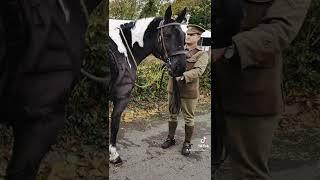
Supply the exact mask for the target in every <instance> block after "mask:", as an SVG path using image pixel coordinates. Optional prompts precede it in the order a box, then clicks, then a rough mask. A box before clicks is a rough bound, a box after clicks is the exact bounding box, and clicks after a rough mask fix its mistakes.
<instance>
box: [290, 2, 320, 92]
mask: <svg viewBox="0 0 320 180" xmlns="http://www.w3.org/2000/svg"><path fill="white" fill-rule="evenodd" d="M319 22H320V1H319V0H314V1H313V2H312V5H311V8H310V10H309V12H308V15H307V18H306V20H305V22H304V24H303V27H302V29H301V31H300V33H299V34H298V37H297V38H296V39H295V41H294V42H293V43H292V46H291V47H290V48H289V49H288V50H287V51H286V52H285V54H284V57H285V58H284V84H285V89H286V93H287V94H288V95H294V94H295V93H294V92H293V91H295V92H300V93H303V94H305V95H307V96H312V95H314V94H317V93H319V90H320V88H319V87H320V24H319Z"/></svg>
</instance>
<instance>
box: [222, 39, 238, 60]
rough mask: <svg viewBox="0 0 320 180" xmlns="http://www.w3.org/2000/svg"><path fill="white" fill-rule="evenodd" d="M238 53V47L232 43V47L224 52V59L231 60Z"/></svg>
mask: <svg viewBox="0 0 320 180" xmlns="http://www.w3.org/2000/svg"><path fill="white" fill-rule="evenodd" d="M235 53H236V45H235V44H234V43H233V42H232V45H230V46H228V47H227V48H226V50H225V51H224V54H223V57H224V58H225V59H227V60H230V59H231V58H232V57H233V56H234V55H235Z"/></svg>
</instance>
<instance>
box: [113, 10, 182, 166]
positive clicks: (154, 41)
mask: <svg viewBox="0 0 320 180" xmlns="http://www.w3.org/2000/svg"><path fill="white" fill-rule="evenodd" d="M185 14H186V9H184V10H183V11H182V12H180V14H179V15H178V17H177V18H176V19H175V20H174V19H171V16H172V10H171V7H168V8H167V10H166V12H165V15H164V17H156V18H154V17H153V18H144V19H139V20H137V21H135V22H130V23H126V24H122V25H119V26H118V27H114V26H112V25H113V24H112V23H113V21H112V20H110V21H109V25H110V26H109V60H110V61H111V63H112V65H111V92H110V95H111V101H112V102H113V111H112V115H111V137H110V145H109V155H110V162H111V163H120V162H121V158H120V156H119V154H118V153H117V150H116V139H117V133H118V130H119V124H120V117H121V114H122V112H123V111H124V110H125V108H126V106H127V104H128V102H129V96H130V93H131V91H132V89H133V87H134V86H135V80H136V71H137V66H138V65H139V64H140V63H141V61H142V60H143V59H144V58H146V57H147V56H148V55H150V54H153V55H154V56H155V57H157V58H159V59H161V60H162V61H164V62H165V63H166V66H167V69H168V72H169V74H170V75H171V76H172V77H175V76H180V75H181V74H182V73H183V72H184V71H185V65H186V56H185V51H184V39H185V33H184V32H183V31H182V29H181V25H180V23H181V22H182V20H183V19H184V18H185Z"/></svg>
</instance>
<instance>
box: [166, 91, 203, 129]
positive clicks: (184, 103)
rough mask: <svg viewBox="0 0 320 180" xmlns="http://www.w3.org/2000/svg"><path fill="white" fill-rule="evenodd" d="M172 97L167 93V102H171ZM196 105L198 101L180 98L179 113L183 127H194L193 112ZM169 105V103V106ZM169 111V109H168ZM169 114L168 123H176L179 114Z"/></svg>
mask: <svg viewBox="0 0 320 180" xmlns="http://www.w3.org/2000/svg"><path fill="white" fill-rule="evenodd" d="M172 98H173V97H172V95H171V94H170V93H169V95H168V100H169V101H168V102H170V101H171V100H172ZM197 103H198V99H197V98H196V99H184V98H181V112H182V115H183V118H184V121H185V125H187V126H194V112H195V110H196V106H197ZM170 104H171V103H169V106H170ZM169 109H170V107H169ZM169 113H170V120H169V121H177V118H178V115H179V114H173V113H172V112H169Z"/></svg>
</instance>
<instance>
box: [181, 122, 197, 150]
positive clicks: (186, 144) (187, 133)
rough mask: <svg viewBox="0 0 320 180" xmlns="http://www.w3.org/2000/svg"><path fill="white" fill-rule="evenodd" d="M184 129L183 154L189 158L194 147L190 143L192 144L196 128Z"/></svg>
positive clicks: (187, 127)
mask: <svg viewBox="0 0 320 180" xmlns="http://www.w3.org/2000/svg"><path fill="white" fill-rule="evenodd" d="M184 129H185V140H184V143H183V146H182V150H181V154H182V155H185V156H188V155H190V150H191V145H192V144H191V143H190V142H191V138H192V134H193V129H194V126H187V125H185V127H184Z"/></svg>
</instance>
